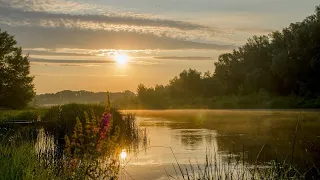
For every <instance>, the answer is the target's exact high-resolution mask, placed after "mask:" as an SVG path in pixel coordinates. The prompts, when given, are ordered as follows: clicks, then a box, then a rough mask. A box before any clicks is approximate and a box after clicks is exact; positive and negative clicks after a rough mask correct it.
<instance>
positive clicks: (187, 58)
mask: <svg viewBox="0 0 320 180" xmlns="http://www.w3.org/2000/svg"><path fill="white" fill-rule="evenodd" d="M153 58H155V59H163V60H213V59H214V58H213V57H205V56H185V57H181V56H159V57H153Z"/></svg>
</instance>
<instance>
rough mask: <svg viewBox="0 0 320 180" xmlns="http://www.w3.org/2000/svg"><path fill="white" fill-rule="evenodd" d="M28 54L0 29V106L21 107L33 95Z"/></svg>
mask: <svg viewBox="0 0 320 180" xmlns="http://www.w3.org/2000/svg"><path fill="white" fill-rule="evenodd" d="M32 81H33V77H32V76H30V65H29V60H28V55H26V56H23V55H22V49H21V47H18V46H17V42H16V41H15V39H14V37H13V36H11V35H9V34H8V33H7V32H2V31H1V29H0V106H1V107H6V108H22V107H25V106H26V105H27V103H28V102H29V101H31V100H32V98H33V97H34V95H35V92H34V85H33V83H32Z"/></svg>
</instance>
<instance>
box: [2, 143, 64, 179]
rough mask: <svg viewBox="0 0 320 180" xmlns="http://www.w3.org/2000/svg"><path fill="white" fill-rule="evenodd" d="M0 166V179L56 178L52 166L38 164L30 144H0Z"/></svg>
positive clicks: (37, 158)
mask: <svg viewBox="0 0 320 180" xmlns="http://www.w3.org/2000/svg"><path fill="white" fill-rule="evenodd" d="M0 164H1V166H0V174H1V175H0V179H6V180H7V179H25V180H29V179H30V180H31V179H39V180H40V179H52V178H53V177H56V174H55V170H54V167H53V166H51V165H49V166H48V165H47V166H43V164H42V163H39V157H38V156H37V153H36V151H35V148H34V145H33V144H32V143H20V144H5V145H4V144H0ZM55 179H60V178H59V177H56V178H55Z"/></svg>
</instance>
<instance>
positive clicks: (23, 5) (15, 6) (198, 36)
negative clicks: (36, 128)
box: [0, 0, 232, 49]
mask: <svg viewBox="0 0 320 180" xmlns="http://www.w3.org/2000/svg"><path fill="white" fill-rule="evenodd" d="M48 5H50V7H56V9H59V10H57V11H55V10H54V9H53V8H50V7H48ZM72 5H73V6H75V7H74V10H73V8H72ZM95 8H97V7H96V6H93V5H89V4H79V3H75V2H71V1H58V0H25V1H22V0H13V1H8V0H4V1H2V3H1V2H0V25H2V26H4V27H5V26H7V27H9V29H15V31H16V32H15V33H18V32H17V31H28V30H30V28H33V29H34V31H50V30H49V29H53V30H56V31H59V32H58V33H60V34H57V33H56V34H57V35H61V34H62V33H63V31H64V33H65V34H68V36H69V34H70V31H73V32H75V33H78V34H79V32H81V31H87V32H89V31H90V33H91V34H94V33H97V34H100V35H101V34H103V33H101V32H102V31H103V32H104V34H107V35H108V34H114V33H118V34H121V35H123V34H124V33H127V34H130V35H133V36H137V35H146V36H155V37H153V39H157V37H158V39H159V38H161V39H166V40H168V39H173V40H177V41H183V42H182V43H181V42H177V43H178V44H179V43H180V46H181V44H188V45H187V46H188V47H187V48H190V43H189V42H192V43H198V44H193V45H194V46H196V47H195V48H196V49H197V48H199V44H203V45H202V47H201V48H204V49H206V48H207V47H208V46H210V47H209V49H212V48H213V47H214V46H215V47H214V48H217V49H221V47H222V46H219V45H225V46H226V45H229V46H231V45H232V41H230V39H228V36H229V35H228V33H229V32H228V31H223V30H220V29H218V28H212V27H208V26H204V25H201V24H197V23H190V22H184V21H177V20H170V19H163V18H158V17H155V16H152V15H148V14H144V15H140V14H134V13H129V12H124V13H123V12H120V11H111V10H110V12H109V10H107V9H101V8H97V9H98V10H97V12H96V13H93V12H89V10H95ZM28 28H29V29H28ZM36 29H37V30H36ZM10 31H11V30H10ZM19 33H20V34H21V33H24V32H19ZM44 33H46V32H44ZM44 33H42V34H44ZM24 34H25V36H26V34H27V33H24ZM87 34H88V33H87ZM17 36H19V34H18V35H17ZM40 36H41V34H40ZM62 36H64V38H67V39H65V41H66V40H69V41H72V40H73V39H72V37H73V35H71V36H70V37H66V35H62ZM75 36H76V35H75ZM118 36H119V35H118ZM56 37H57V36H55V34H53V35H52V36H51V37H46V39H43V40H41V41H42V42H45V41H48V43H49V42H50V39H54V38H56ZM58 38H59V37H58ZM130 39H132V38H130V37H129V38H128V41H129V43H128V44H130V43H131V42H130ZM133 39H136V37H133ZM158 39H157V40H158ZM18 40H19V39H18ZM22 41H23V40H22ZM41 41H40V42H41ZM51 41H54V40H51ZM32 43H34V42H30V44H32ZM58 43H59V42H58ZM97 43H100V42H97ZM171 43H172V41H171ZM65 44H68V43H65ZM133 44H135V43H133ZM211 44H212V45H213V46H211ZM216 44H219V45H216ZM59 45H60V44H57V46H59ZM26 47H30V46H26ZM32 47H33V46H32ZM38 47H42V46H38ZM183 48H184V47H183ZM223 48H225V47H223ZM120 49H122V47H120Z"/></svg>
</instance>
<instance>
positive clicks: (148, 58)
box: [0, 0, 320, 94]
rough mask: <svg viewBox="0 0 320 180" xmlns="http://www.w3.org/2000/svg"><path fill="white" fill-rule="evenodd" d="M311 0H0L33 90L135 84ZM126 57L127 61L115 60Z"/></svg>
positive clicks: (230, 45) (195, 61) (227, 47)
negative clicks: (28, 67) (26, 56)
mask: <svg viewBox="0 0 320 180" xmlns="http://www.w3.org/2000/svg"><path fill="white" fill-rule="evenodd" d="M317 5H320V3H319V1H318V0H306V1H301V0H161V1H159V0H0V28H1V30H2V31H8V32H9V33H10V34H12V35H14V36H15V38H16V39H17V42H18V45H19V46H21V47H22V48H23V51H24V53H25V54H29V59H30V62H31V74H32V75H33V76H35V80H34V83H35V88H36V92H37V94H42V93H48V92H50V93H51V92H57V91H61V90H67V89H68V90H89V91H95V92H96V91H111V92H121V91H124V90H131V91H133V92H135V91H136V88H137V86H138V84H140V83H142V84H145V85H146V86H154V85H156V84H167V83H168V82H169V80H170V79H172V78H173V77H174V76H177V75H178V74H179V73H180V72H181V71H183V70H184V69H189V68H193V69H196V70H198V71H201V72H205V71H208V70H209V71H211V72H213V71H214V62H215V61H217V59H218V56H219V54H222V53H226V52H231V51H232V50H233V49H234V48H237V47H239V46H241V45H242V44H244V43H245V42H246V40H247V39H248V38H250V37H252V36H253V35H267V34H269V33H270V32H272V31H275V30H281V29H282V28H284V27H286V26H288V25H289V24H290V23H291V22H297V21H302V20H303V19H304V18H305V17H307V16H309V15H311V14H312V13H313V12H314V9H315V6H317ZM119 57H126V58H125V61H127V63H119Z"/></svg>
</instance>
